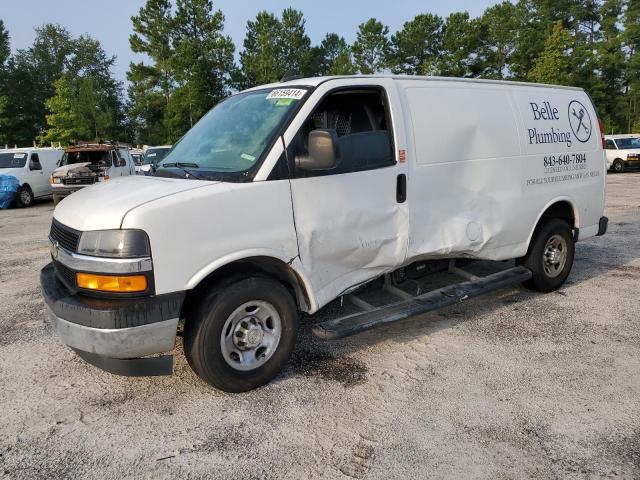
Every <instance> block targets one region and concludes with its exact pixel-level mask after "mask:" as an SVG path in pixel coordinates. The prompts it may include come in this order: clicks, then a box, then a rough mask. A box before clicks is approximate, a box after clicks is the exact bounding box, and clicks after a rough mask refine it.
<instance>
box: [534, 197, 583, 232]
mask: <svg viewBox="0 0 640 480" xmlns="http://www.w3.org/2000/svg"><path fill="white" fill-rule="evenodd" d="M551 218H561V219H562V220H564V221H566V222H567V223H568V224H569V226H570V227H571V229H574V228H576V216H575V213H574V211H573V207H572V206H571V204H570V203H569V202H566V201H561V202H556V203H554V204H553V205H551V206H549V207H548V208H547V209H546V210H545V211H544V213H543V214H542V216H541V217H540V220H539V221H538V225H537V226H536V229H537V228H538V226H540V225H541V224H542V223H543V220H549V219H551Z"/></svg>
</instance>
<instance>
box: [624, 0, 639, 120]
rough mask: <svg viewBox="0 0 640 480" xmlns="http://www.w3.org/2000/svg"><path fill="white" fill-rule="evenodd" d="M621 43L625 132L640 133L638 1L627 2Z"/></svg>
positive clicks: (628, 0) (629, 0)
mask: <svg viewBox="0 0 640 480" xmlns="http://www.w3.org/2000/svg"><path fill="white" fill-rule="evenodd" d="M625 3H626V9H625V14H624V21H623V26H624V33H623V41H624V46H625V49H626V53H627V55H626V56H627V68H626V75H625V87H624V88H625V93H626V97H627V98H626V109H625V110H626V125H624V127H625V129H626V132H638V131H640V1H639V0H627V1H626V2H625Z"/></svg>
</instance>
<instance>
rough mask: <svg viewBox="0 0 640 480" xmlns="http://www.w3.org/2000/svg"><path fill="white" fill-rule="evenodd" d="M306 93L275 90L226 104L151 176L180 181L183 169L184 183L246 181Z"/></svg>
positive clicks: (234, 98) (180, 143)
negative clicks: (174, 176)
mask: <svg viewBox="0 0 640 480" xmlns="http://www.w3.org/2000/svg"><path fill="white" fill-rule="evenodd" d="M306 92H307V90H305V89H300V88H275V89H265V90H258V91H254V92H247V93H240V94H238V95H234V96H232V97H230V98H228V99H227V100H225V101H223V102H221V103H219V104H218V105H217V106H215V107H214V108H213V109H212V110H211V111H209V113H207V114H206V115H205V116H204V117H203V118H202V119H201V120H200V121H199V122H198V123H197V124H196V125H195V126H194V127H193V128H192V129H191V130H189V131H188V132H187V133H186V134H185V136H184V137H182V139H180V140H179V141H178V142H177V143H176V144H175V145H174V146H173V148H172V150H171V151H170V152H169V153H168V154H167V156H166V157H165V158H164V160H163V161H162V162H161V163H160V164H159V165H158V167H159V169H158V170H157V172H156V175H159V176H166V175H167V173H169V172H168V171H167V170H169V171H170V173H171V174H173V175H178V176H184V171H185V170H184V169H189V173H191V175H187V178H199V179H203V180H223V181H230V182H234V181H235V182H242V181H248V180H249V179H250V174H251V173H252V172H253V171H254V170H255V168H257V167H258V166H259V165H260V162H261V160H262V157H263V156H264V155H265V154H266V153H267V152H266V150H267V148H268V147H269V146H270V145H271V142H272V141H273V139H274V138H275V136H276V135H277V134H278V132H279V130H280V128H281V126H282V125H283V123H284V122H285V121H286V119H287V118H288V117H289V114H290V113H291V112H292V111H293V110H294V108H295V107H296V105H297V104H298V103H299V102H300V101H301V99H302V98H303V97H304V94H305V93H306ZM171 169H173V170H171ZM173 175H171V176H173Z"/></svg>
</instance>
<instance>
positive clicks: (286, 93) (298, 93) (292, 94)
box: [267, 88, 307, 100]
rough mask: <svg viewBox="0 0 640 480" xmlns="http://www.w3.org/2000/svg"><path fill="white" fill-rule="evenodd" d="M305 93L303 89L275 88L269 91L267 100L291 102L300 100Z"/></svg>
mask: <svg viewBox="0 0 640 480" xmlns="http://www.w3.org/2000/svg"><path fill="white" fill-rule="evenodd" d="M305 93H307V91H306V90H305V89H303V88H276V89H275V90H271V93H269V95H267V100H274V99H281V98H290V99H292V100H300V99H301V98H302V97H304V94H305Z"/></svg>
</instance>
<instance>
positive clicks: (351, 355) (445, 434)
mask: <svg viewBox="0 0 640 480" xmlns="http://www.w3.org/2000/svg"><path fill="white" fill-rule="evenodd" d="M607 180H608V193H607V212H606V213H607V215H608V216H609V218H610V229H609V233H608V234H607V235H606V236H604V237H599V238H595V239H590V240H588V241H585V242H582V243H579V244H578V245H577V252H576V260H575V266H574V269H573V272H572V274H571V276H570V278H569V281H568V282H567V284H566V285H565V287H564V288H562V290H560V291H558V292H556V293H553V294H548V295H540V294H534V293H531V292H528V291H526V290H524V289H522V288H519V287H518V288H511V289H508V290H504V291H501V292H498V293H496V294H493V295H489V296H485V297H480V298H477V299H475V300H472V301H469V302H467V303H463V304H460V305H457V306H454V307H450V308H447V309H445V310H442V311H440V312H437V313H433V314H428V315H424V316H422V317H418V318H414V319H411V320H407V321H404V322H401V323H398V324H395V325H391V326H388V327H384V328H380V329H377V330H373V331H370V332H367V333H365V334H362V335H359V336H356V337H352V338H350V339H348V340H344V341H337V342H328V343H325V342H321V341H319V340H315V339H314V338H313V337H312V336H311V333H310V328H309V325H310V324H311V323H312V322H313V321H316V319H313V318H312V319H307V322H306V323H305V325H304V326H303V328H302V332H301V336H300V341H299V344H298V347H297V350H296V351H295V354H294V357H293V359H292V362H291V364H290V366H289V367H288V368H287V370H286V371H285V372H284V373H283V374H282V375H281V376H280V377H279V378H278V379H277V380H276V381H274V382H273V383H272V384H270V385H268V386H266V387H264V388H261V389H259V390H256V391H253V392H250V393H248V394H242V395H230V394H225V393H222V392H219V391H216V390H214V389H212V388H210V387H208V386H207V385H206V384H204V383H203V382H202V381H200V380H199V379H198V378H197V377H196V376H195V375H194V374H193V373H192V372H191V370H190V369H189V367H188V365H187V362H186V360H185V358H184V355H183V354H182V351H181V346H180V345H178V347H177V348H176V352H175V353H176V356H177V358H176V366H175V372H174V375H173V376H170V377H159V378H126V377H117V376H113V375H110V374H108V373H104V372H102V371H100V370H98V369H96V368H94V367H92V366H90V365H87V364H85V363H84V362H83V361H82V360H80V359H79V358H78V357H77V356H76V355H75V354H74V353H73V352H72V351H71V350H69V349H68V348H66V347H64V346H62V345H61V344H60V343H59V342H58V340H57V338H56V336H55V335H54V333H53V331H52V329H51V327H50V326H49V325H48V324H47V322H46V321H45V315H44V307H43V302H42V300H41V298H40V292H39V287H38V275H39V270H40V268H41V267H43V266H44V265H45V264H46V263H47V262H48V250H47V247H46V241H45V239H46V236H47V233H48V229H49V224H50V221H51V214H52V211H53V205H52V203H51V202H43V203H38V204H37V205H36V206H35V207H33V208H30V209H27V210H3V211H0V407H1V408H0V475H3V476H4V477H5V478H12V479H14V478H15V479H17V478H59V479H62V478H83V479H93V478H100V479H121V478H220V479H222V478H224V479H230V478H237V479H263V478H264V479H268V478H284V479H301V478H303V479H315V478H323V479H341V478H349V477H351V478H367V479H390V478H399V479H412V478H416V479H423V478H455V479H459V478H487V479H496V478H536V479H539V478H602V477H607V478H608V477H611V478H640V327H639V322H640V315H639V314H640V301H639V300H638V294H639V290H640V174H637V173H627V174H623V175H609V176H608V178H607ZM332 308H334V309H335V308H339V306H337V305H333V306H332ZM329 310H330V309H329ZM178 343H179V344H180V342H178Z"/></svg>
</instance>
